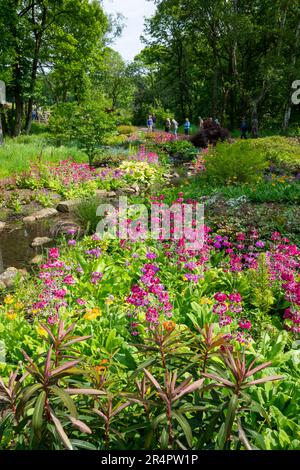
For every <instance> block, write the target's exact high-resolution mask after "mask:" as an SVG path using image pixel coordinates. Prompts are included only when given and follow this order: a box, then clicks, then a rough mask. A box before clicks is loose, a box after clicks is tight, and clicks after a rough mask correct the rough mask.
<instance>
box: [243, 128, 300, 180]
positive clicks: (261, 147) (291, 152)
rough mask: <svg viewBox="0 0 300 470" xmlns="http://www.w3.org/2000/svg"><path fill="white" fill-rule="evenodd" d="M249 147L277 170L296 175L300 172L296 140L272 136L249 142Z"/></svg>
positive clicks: (298, 148) (298, 147)
mask: <svg viewBox="0 0 300 470" xmlns="http://www.w3.org/2000/svg"><path fill="white" fill-rule="evenodd" d="M248 145H250V146H251V147H252V148H253V149H254V150H255V151H257V152H259V153H261V154H262V156H263V158H265V159H266V160H268V162H270V164H273V165H275V167H277V169H278V170H281V171H285V172H290V173H298V172H300V144H299V140H298V139H291V138H290V139H289V138H286V137H280V136H273V137H267V138H265V139H258V140H255V141H251V143H250V144H248Z"/></svg>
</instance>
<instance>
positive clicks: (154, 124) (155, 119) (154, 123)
mask: <svg viewBox="0 0 300 470" xmlns="http://www.w3.org/2000/svg"><path fill="white" fill-rule="evenodd" d="M152 121H153V130H155V129H156V121H157V118H156V115H155V114H153V115H152Z"/></svg>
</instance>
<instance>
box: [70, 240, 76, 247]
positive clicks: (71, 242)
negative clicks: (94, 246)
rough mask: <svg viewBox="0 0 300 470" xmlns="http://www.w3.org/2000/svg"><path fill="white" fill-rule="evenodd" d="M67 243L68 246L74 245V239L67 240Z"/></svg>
mask: <svg viewBox="0 0 300 470" xmlns="http://www.w3.org/2000/svg"><path fill="white" fill-rule="evenodd" d="M68 245H69V246H76V240H69V241H68Z"/></svg>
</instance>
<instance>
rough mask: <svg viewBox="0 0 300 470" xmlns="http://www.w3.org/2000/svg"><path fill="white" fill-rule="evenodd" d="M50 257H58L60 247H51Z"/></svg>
mask: <svg viewBox="0 0 300 470" xmlns="http://www.w3.org/2000/svg"><path fill="white" fill-rule="evenodd" d="M49 258H51V259H58V258H59V249H58V248H50V250H49Z"/></svg>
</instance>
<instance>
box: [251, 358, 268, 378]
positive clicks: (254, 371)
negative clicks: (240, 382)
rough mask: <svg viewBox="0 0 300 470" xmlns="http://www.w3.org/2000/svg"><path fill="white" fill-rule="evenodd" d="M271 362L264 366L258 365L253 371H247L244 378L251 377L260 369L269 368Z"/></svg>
mask: <svg viewBox="0 0 300 470" xmlns="http://www.w3.org/2000/svg"><path fill="white" fill-rule="evenodd" d="M271 365H272V362H271V361H270V362H265V363H264V364H260V365H259V366H257V367H255V368H254V369H249V370H248V371H247V373H246V375H245V377H246V378H248V377H251V376H252V375H254V374H256V372H259V371H260V370H262V369H266V368H267V367H269V366H271Z"/></svg>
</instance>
